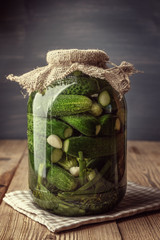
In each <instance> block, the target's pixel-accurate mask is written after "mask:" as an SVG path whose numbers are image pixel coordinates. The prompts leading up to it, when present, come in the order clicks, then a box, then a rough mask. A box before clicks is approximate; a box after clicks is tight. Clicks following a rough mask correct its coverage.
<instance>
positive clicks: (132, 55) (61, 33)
mask: <svg viewBox="0 0 160 240" xmlns="http://www.w3.org/2000/svg"><path fill="white" fill-rule="evenodd" d="M61 48H79V49H88V48H98V49H102V50H104V51H106V52H107V53H108V55H109V56H110V60H111V61H112V62H114V63H116V64H118V65H119V64H120V62H121V61H123V60H126V61H128V62H131V63H133V64H134V65H135V67H136V68H137V69H139V70H142V71H144V73H143V74H136V75H134V76H132V77H131V90H130V91H129V92H128V93H127V94H126V99H127V103H128V138H129V139H137V140H138V139H140V140H160V107H159V106H160V97H159V95H160V1H159V0H152V1H147V0H146V1H144V0H141V1H140V0H134V1H133V0H131V1H130V0H106V1H104V0H99V1H97V0H92V1H87V0H86V1H85V0H82V1H76V0H74V1H69V0H68V1H67V0H66V1H65V0H58V1H54V0H37V1H35V0H14V1H1V7H0V49H1V51H0V138H2V139H3V138H8V139H9V138H10V139H11V138H26V128H27V121H26V109H27V98H25V99H24V98H23V96H22V94H21V92H20V87H19V86H18V84H17V83H14V82H10V81H8V80H6V79H5V76H7V75H8V74H10V73H13V74H15V75H21V74H23V73H25V72H28V71H30V70H32V69H33V68H35V67H37V66H39V67H40V66H44V65H46V60H45V55H46V53H47V51H49V50H53V49H61Z"/></svg>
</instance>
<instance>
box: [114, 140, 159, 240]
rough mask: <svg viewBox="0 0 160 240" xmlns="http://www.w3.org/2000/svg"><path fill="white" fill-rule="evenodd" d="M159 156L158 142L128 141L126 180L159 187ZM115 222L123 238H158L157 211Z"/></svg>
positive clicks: (140, 239)
mask: <svg viewBox="0 0 160 240" xmlns="http://www.w3.org/2000/svg"><path fill="white" fill-rule="evenodd" d="M159 156H160V142H137V141H131V142H129V144H128V180H129V181H133V182H136V183H138V184H142V185H145V186H152V187H159V188H160V181H159V176H160V166H159V163H158V159H159ZM153 197H154V196H153ZM158 212H159V211H158ZM155 219H156V220H155ZM117 222H118V227H119V230H120V232H121V235H122V236H123V239H126V240H130V239H131V240H133V239H136V240H142V239H145V240H152V239H157V240H159V239H160V227H159V226H160V214H159V213H156V214H155V213H152V214H149V213H148V214H147V213H145V214H141V215H140V216H137V217H131V218H127V219H124V220H123V221H122V220H119V221H117Z"/></svg>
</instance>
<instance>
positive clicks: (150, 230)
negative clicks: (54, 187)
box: [0, 141, 160, 240]
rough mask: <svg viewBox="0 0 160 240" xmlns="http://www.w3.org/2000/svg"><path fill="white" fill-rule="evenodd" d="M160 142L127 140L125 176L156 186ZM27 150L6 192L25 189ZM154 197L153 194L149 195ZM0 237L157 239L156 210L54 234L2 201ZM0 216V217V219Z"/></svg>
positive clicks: (159, 215)
mask: <svg viewBox="0 0 160 240" xmlns="http://www.w3.org/2000/svg"><path fill="white" fill-rule="evenodd" d="M159 156H160V142H138V141H130V142H129V143H128V180H129V181H134V182H136V183H138V184H143V185H146V186H157V187H160V180H159V176H160V166H159V165H160V163H159V160H158V159H159ZM27 162H28V154H27V150H26V151H25V153H24V155H23V158H22V161H21V162H20V164H19V165H18V168H17V170H16V172H15V175H14V177H13V179H12V181H11V184H10V186H9V188H8V192H10V191H15V190H22V189H23V190H24V189H28V183H27V182H28V174H27ZM153 197H154V196H153ZM0 215H1V216H0V239H1V240H8V239H15V240H17V239H20V240H21V239H23V240H25V239H26V240H34V239H35V240H43V239H44V240H49V239H54V240H79V239H80V240H81V239H82V240H83V239H84V240H134V239H135V240H159V239H160V211H156V212H152V213H144V214H141V215H137V216H134V217H128V218H126V219H121V220H118V221H117V223H116V222H115V221H114V222H108V223H100V224H91V225H88V226H82V227H79V228H77V229H74V230H70V231H66V232H62V233H61V234H54V233H51V232H50V231H49V230H47V228H46V227H44V226H42V225H40V224H39V223H37V222H34V221H32V220H31V219H29V218H27V217H26V216H24V215H22V214H19V213H18V212H16V211H14V210H13V209H12V208H11V207H9V206H8V205H7V204H5V203H4V202H2V204H1V206H0ZM1 219H3V221H2V220H1Z"/></svg>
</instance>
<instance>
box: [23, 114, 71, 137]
mask: <svg viewBox="0 0 160 240" xmlns="http://www.w3.org/2000/svg"><path fill="white" fill-rule="evenodd" d="M27 120H28V130H30V131H34V133H36V134H38V135H44V136H46V137H48V136H49V135H51V134H55V135H57V136H58V137H60V138H62V139H65V138H68V137H70V136H72V133H73V129H72V128H71V127H70V126H68V125H67V124H66V123H64V122H62V121H60V120H57V119H55V118H52V119H46V118H42V117H38V116H35V115H32V114H28V115H27Z"/></svg>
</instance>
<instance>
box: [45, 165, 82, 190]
mask: <svg viewBox="0 0 160 240" xmlns="http://www.w3.org/2000/svg"><path fill="white" fill-rule="evenodd" d="M47 181H48V182H49V183H50V184H52V185H54V186H55V187H56V188H58V189H60V190H62V191H73V190H75V189H76V188H77V184H78V182H77V179H76V178H74V177H73V176H72V175H71V174H70V173H69V172H67V171H66V170H64V169H63V168H61V167H59V166H57V165H55V164H54V165H53V166H52V167H51V168H50V170H49V171H48V174H47Z"/></svg>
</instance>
